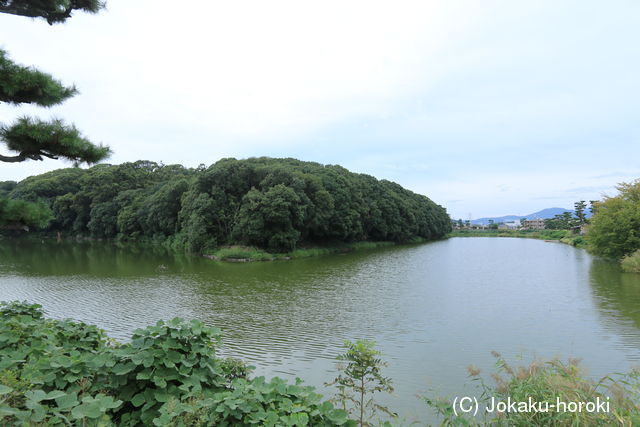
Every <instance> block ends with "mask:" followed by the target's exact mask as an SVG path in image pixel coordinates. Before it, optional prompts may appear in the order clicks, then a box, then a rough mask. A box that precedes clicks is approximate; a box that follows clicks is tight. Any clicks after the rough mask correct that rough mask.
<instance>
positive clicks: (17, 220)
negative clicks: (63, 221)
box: [0, 197, 53, 228]
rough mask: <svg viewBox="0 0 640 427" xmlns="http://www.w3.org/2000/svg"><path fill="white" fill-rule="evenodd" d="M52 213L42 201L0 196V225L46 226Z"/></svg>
mask: <svg viewBox="0 0 640 427" xmlns="http://www.w3.org/2000/svg"><path fill="white" fill-rule="evenodd" d="M52 218H53V213H52V212H51V209H49V207H48V206H47V205H46V204H45V203H43V202H40V201H38V202H35V203H32V202H26V201H24V200H11V199H5V198H2V197H0V227H3V226H4V227H8V226H16V227H21V226H27V227H39V228H44V227H46V226H47V225H48V224H49V222H50V221H51V219H52Z"/></svg>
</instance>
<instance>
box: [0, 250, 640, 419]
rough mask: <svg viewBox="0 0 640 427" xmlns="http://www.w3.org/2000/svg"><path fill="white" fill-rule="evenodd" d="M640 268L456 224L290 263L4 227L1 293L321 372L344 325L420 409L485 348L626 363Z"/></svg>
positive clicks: (412, 411) (124, 331)
mask: <svg viewBox="0 0 640 427" xmlns="http://www.w3.org/2000/svg"><path fill="white" fill-rule="evenodd" d="M639 280H640V278H639V276H630V275H625V274H623V273H621V272H620V271H619V269H617V267H616V266H615V265H613V264H611V263H608V262H605V261H601V260H594V259H592V257H591V256H589V255H588V254H587V253H586V252H585V251H582V250H576V249H574V248H572V247H570V246H566V245H561V244H556V243H546V242H542V241H538V240H527V239H499V238H457V239H449V240H447V241H440V242H433V243H429V244H424V245H415V246H406V247H396V248H385V249H378V250H372V251H364V252H358V253H352V254H346V255H345V254H343V255H331V256H324V257H318V258H310V259H301V260H293V261H280V262H264V263H247V264H229V263H218V262H212V261H209V260H205V259H200V258H193V257H176V256H172V255H170V254H168V253H166V252H164V251H162V250H159V249H157V248H156V249H152V248H132V247H125V248H117V247H115V246H114V245H111V244H107V243H100V242H94V243H81V244H79V243H73V244H71V243H60V244H55V243H45V244H43V243H40V242H37V243H33V242H26V241H20V242H15V241H0V299H2V300H10V299H27V300H29V301H34V302H38V303H40V304H43V305H44V307H45V308H46V310H47V311H48V313H49V315H50V316H52V317H73V318H76V319H80V320H83V321H87V322H90V323H95V324H98V325H100V326H101V327H103V328H105V329H106V330H107V331H108V332H109V334H111V335H112V336H114V337H116V338H119V339H121V340H126V339H127V337H128V336H129V335H130V334H131V332H132V331H133V330H134V329H135V328H137V327H142V326H145V325H148V324H150V323H153V322H155V321H156V320H158V319H168V318H171V317H175V316H180V317H185V318H199V319H202V320H203V321H205V322H207V323H208V324H210V325H215V326H217V327H219V328H221V329H222V330H223V333H224V343H225V347H224V353H225V354H228V355H234V356H237V357H241V358H243V359H245V360H248V361H250V362H251V363H252V364H254V365H256V367H257V373H259V374H265V375H284V376H300V377H303V378H305V379H306V380H307V381H308V382H310V383H312V384H314V385H317V386H321V385H322V383H323V382H324V381H327V380H330V379H331V378H332V377H333V376H334V375H335V369H334V359H335V356H336V355H338V354H339V353H341V352H342V349H341V343H342V341H343V340H344V339H351V340H353V339H357V338H369V339H374V340H376V341H377V342H378V343H379V347H380V348H381V350H382V351H383V353H384V354H385V359H386V360H388V361H389V363H390V367H389V369H388V370H387V373H388V375H389V376H391V377H393V378H394V381H395V386H396V395H395V396H393V397H391V398H389V399H388V400H387V402H385V403H387V404H389V405H390V406H392V407H393V408H396V409H397V410H399V411H400V412H401V413H402V414H403V415H405V416H406V417H408V418H409V419H411V418H416V419H421V418H424V417H425V408H424V407H423V406H422V405H421V403H420V402H419V401H418V399H416V398H415V394H417V393H419V392H427V391H428V390H435V392H437V393H439V394H441V393H444V394H451V395H456V394H460V393H461V392H462V391H463V385H464V384H466V383H468V381H467V378H466V371H465V367H466V366H467V365H469V364H472V363H473V364H476V365H478V366H480V367H481V368H484V370H485V372H486V371H489V370H490V368H491V366H492V364H493V360H492V358H491V356H490V355H489V352H490V351H491V350H497V351H499V352H501V353H503V355H505V356H506V357H507V358H514V357H516V356H517V355H519V354H524V355H525V356H531V355H532V354H535V355H539V356H541V357H553V356H563V357H567V356H577V357H582V358H583V359H584V361H585V365H586V366H587V367H588V368H589V369H590V372H591V373H593V375H602V374H605V373H609V372H613V371H621V370H626V369H628V367H629V365H630V364H632V363H634V361H636V360H637V359H638V344H639V343H640V333H639V327H640V323H638V322H639V321H640V320H639V319H640V316H639V313H638V307H640V305H638V303H639V302H640V301H638V298H640V290H639V289H640V283H639Z"/></svg>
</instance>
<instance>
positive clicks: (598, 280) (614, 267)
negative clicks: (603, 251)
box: [591, 259, 640, 360]
mask: <svg viewBox="0 0 640 427" xmlns="http://www.w3.org/2000/svg"><path fill="white" fill-rule="evenodd" d="M591 285H592V287H593V295H594V299H595V301H596V303H597V304H598V307H599V309H600V313H601V315H602V317H603V319H604V321H605V322H606V323H607V325H609V327H610V328H611V329H612V330H614V331H615V332H616V333H619V334H621V335H622V336H624V337H629V339H630V340H631V345H634V344H635V343H637V342H638V341H637V336H638V328H640V274H634V273H625V272H623V271H622V268H621V267H620V265H619V264H617V263H613V262H609V261H605V260H601V259H595V260H594V261H593V262H592V263H591ZM637 359H638V360H640V354H639V355H638V358H637Z"/></svg>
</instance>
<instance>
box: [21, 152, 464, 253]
mask: <svg viewBox="0 0 640 427" xmlns="http://www.w3.org/2000/svg"><path fill="white" fill-rule="evenodd" d="M10 197H12V198H16V199H24V200H31V201H34V200H40V199H42V200H45V201H46V202H47V203H48V204H49V206H50V207H51V209H52V210H53V212H54V215H55V218H54V220H53V221H52V223H51V227H50V230H56V231H62V232H67V233H74V234H75V233H79V234H90V235H91V236H93V237H99V238H119V239H122V240H127V239H138V240H139V239H142V238H146V239H153V240H165V241H167V242H168V244H169V245H170V246H172V247H173V248H175V249H182V250H186V251H187V252H192V253H215V250H216V249H218V248H220V247H225V246H236V245H241V246H247V247H256V248H258V250H257V251H256V252H260V253H262V250H268V251H269V252H271V253H287V254H290V253H296V251H297V250H298V248H300V247H305V246H314V247H326V246H332V247H340V246H341V245H349V244H353V243H354V242H360V241H374V242H379V241H387V242H411V241H414V240H415V239H423V240H429V239H435V238H439V237H442V236H444V235H445V234H446V233H447V232H448V231H450V229H451V225H450V223H449V220H448V217H447V214H446V211H445V209H444V208H442V207H441V206H438V205H436V204H435V203H434V202H432V201H431V200H429V199H428V198H427V197H425V196H422V195H419V194H415V193H412V192H410V191H408V190H406V189H404V188H402V187H400V186H399V185H397V184H394V183H391V182H388V181H378V180H376V179H375V178H373V177H370V176H367V175H359V174H354V173H351V172H348V171H347V170H346V169H344V168H341V167H339V166H324V165H320V164H317V163H311V162H301V161H298V160H294V159H271V158H252V159H247V160H236V159H223V160H220V161H219V162H217V163H216V164H214V165H212V166H210V167H209V168H206V169H204V168H202V169H198V170H194V169H186V168H183V167H181V166H179V165H169V166H165V165H158V164H156V163H153V162H148V161H138V162H134V163H124V164H121V165H115V166H112V165H97V166H94V167H92V168H90V169H87V170H81V169H62V170H58V171H53V172H48V173H46V174H42V175H39V176H35V177H30V178H27V179H25V180H24V181H22V182H20V183H18V185H17V186H16V187H15V188H13V190H12V191H11V193H10ZM300 254H301V255H302V254H303V253H302V252H301V253H300ZM221 255H223V256H228V257H230V258H233V257H234V256H232V254H221ZM254 255H256V256H258V255H257V253H256V254H254ZM266 257H267V256H266V255H265V256H264V258H266ZM236 258H237V257H236ZM249 258H255V257H249Z"/></svg>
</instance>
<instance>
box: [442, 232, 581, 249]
mask: <svg viewBox="0 0 640 427" xmlns="http://www.w3.org/2000/svg"><path fill="white" fill-rule="evenodd" d="M447 237H521V238H526V239H540V240H555V241H558V242H561V243H565V244H567V245H571V246H575V247H577V248H586V247H587V237H586V236H581V235H578V234H573V232H571V230H455V231H453V232H451V233H449V234H447Z"/></svg>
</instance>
